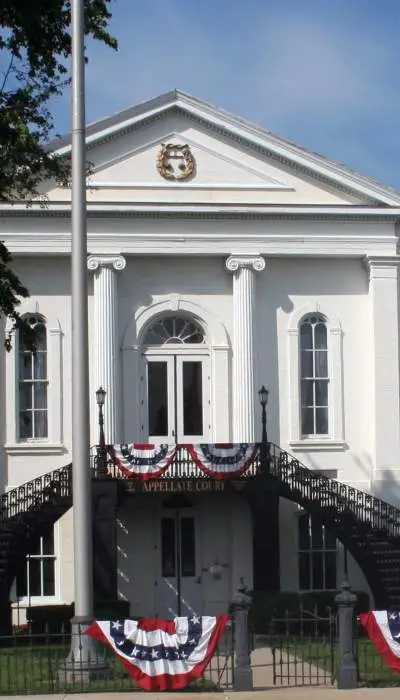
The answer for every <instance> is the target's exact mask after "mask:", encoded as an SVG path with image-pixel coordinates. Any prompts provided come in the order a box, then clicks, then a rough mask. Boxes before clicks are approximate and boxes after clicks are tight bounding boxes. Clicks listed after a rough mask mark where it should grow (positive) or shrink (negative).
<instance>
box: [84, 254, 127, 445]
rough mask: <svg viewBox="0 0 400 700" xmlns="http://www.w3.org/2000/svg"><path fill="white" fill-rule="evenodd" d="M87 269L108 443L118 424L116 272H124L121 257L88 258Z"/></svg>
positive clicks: (113, 440) (113, 439) (116, 435)
mask: <svg viewBox="0 0 400 700" xmlns="http://www.w3.org/2000/svg"><path fill="white" fill-rule="evenodd" d="M87 266H88V269H89V270H92V271H93V272H94V273H95V274H94V344H95V348H94V354H95V382H96V389H97V388H98V387H99V386H102V387H103V388H104V389H105V390H106V392H107V396H106V401H105V404H104V430H105V438H106V441H107V442H108V443H110V444H113V443H116V442H118V440H119V436H120V431H121V425H120V403H121V396H120V391H119V388H120V348H119V342H118V285H117V282H118V280H117V275H116V273H117V271H120V270H124V269H125V266H126V260H125V258H124V257H123V256H122V255H91V256H90V257H89V258H88V261H87Z"/></svg>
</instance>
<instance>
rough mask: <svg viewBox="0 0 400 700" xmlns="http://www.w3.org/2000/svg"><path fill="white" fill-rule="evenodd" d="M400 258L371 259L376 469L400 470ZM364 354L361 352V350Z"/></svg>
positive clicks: (369, 270)
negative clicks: (399, 275) (399, 280)
mask: <svg viewBox="0 0 400 700" xmlns="http://www.w3.org/2000/svg"><path fill="white" fill-rule="evenodd" d="M399 261H400V256H393V257H380V256H369V257H368V258H366V261H365V262H366V266H367V269H368V272H369V296H370V304H371V305H370V311H371V316H370V318H371V326H372V338H373V343H372V351H373V358H372V368H373V372H372V376H373V402H374V403H373V411H374V419H373V425H374V438H375V439H374V468H375V470H376V471H378V470H391V469H396V468H397V469H398V468H400V401H399V391H400V377H399V289H398V266H399ZM360 351H361V348H360Z"/></svg>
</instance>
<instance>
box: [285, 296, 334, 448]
mask: <svg viewBox="0 0 400 700" xmlns="http://www.w3.org/2000/svg"><path fill="white" fill-rule="evenodd" d="M312 313H319V314H322V315H323V316H324V317H325V318H326V323H327V329H328V367H329V394H328V395H329V409H328V410H329V413H328V430H329V432H328V435H327V436H326V437H322V436H316V437H315V439H314V438H312V437H309V436H307V437H306V438H302V435H301V418H300V414H301V407H300V344H299V333H300V322H301V320H302V318H304V317H305V316H307V315H308V314H312ZM287 333H288V353H289V358H288V361H289V392H288V393H289V396H288V403H289V416H290V419H289V439H288V445H289V446H290V449H292V450H293V451H296V450H302V451H304V452H310V451H313V450H327V451H336V450H344V449H346V448H347V445H346V443H345V429H344V396H343V361H342V328H341V324H340V321H339V319H338V317H336V316H334V315H333V314H332V310H331V309H328V308H327V307H326V305H325V304H324V303H323V302H315V301H310V303H308V304H304V305H303V306H301V307H300V308H298V309H296V310H295V311H294V312H293V314H292V316H291V317H290V321H289V325H288V329H287Z"/></svg>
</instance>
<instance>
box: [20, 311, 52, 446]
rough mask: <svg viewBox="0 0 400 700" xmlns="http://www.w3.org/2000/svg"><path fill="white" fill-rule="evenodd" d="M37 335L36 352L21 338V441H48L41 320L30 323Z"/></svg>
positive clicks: (43, 331) (31, 318) (45, 369)
mask: <svg viewBox="0 0 400 700" xmlns="http://www.w3.org/2000/svg"><path fill="white" fill-rule="evenodd" d="M27 321H28V323H29V325H30V326H31V328H33V329H34V330H35V332H36V340H35V342H36V348H35V351H34V352H32V350H30V349H29V348H28V347H27V346H26V344H25V343H24V338H23V335H22V333H20V334H19V343H18V347H19V357H18V360H19V362H18V364H19V438H20V440H29V439H32V438H33V439H41V438H47V437H48V407H47V386H48V379H47V334H46V325H45V321H44V319H43V318H42V317H41V316H30V317H29V318H28V319H27Z"/></svg>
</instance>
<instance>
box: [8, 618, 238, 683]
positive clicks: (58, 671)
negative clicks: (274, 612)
mask: <svg viewBox="0 0 400 700" xmlns="http://www.w3.org/2000/svg"><path fill="white" fill-rule="evenodd" d="M71 637H72V635H71V633H70V631H69V629H67V628H66V629H62V630H60V632H58V633H49V632H47V631H46V632H44V633H43V634H33V633H32V631H31V629H30V627H29V626H21V627H15V628H14V629H13V633H12V634H10V635H8V636H0V695H38V694H39V695H45V694H51V693H58V694H61V693H75V692H85V693H88V692H96V693H100V692H105V691H110V692H118V691H131V692H132V691H133V690H135V691H140V690H141V688H140V687H139V686H137V685H136V684H135V682H134V681H133V679H132V678H131V676H130V675H129V674H128V672H127V671H126V670H125V668H124V667H123V665H122V664H121V662H120V660H119V659H118V657H117V656H116V654H114V652H113V651H112V650H111V649H110V648H108V647H106V646H105V645H102V644H101V645H100V644H99V645H98V648H99V658H100V659H102V660H105V662H106V672H105V673H103V674H102V675H101V676H100V677H97V678H92V679H89V680H88V679H87V678H86V676H85V674H84V673H82V668H81V664H80V660H79V659H78V660H77V661H75V663H74V664H72V665H71V664H70V663H69V665H66V659H67V657H68V654H69V651H70V648H71V641H72V638H71ZM81 646H82V645H81V640H80V639H78V640H77V639H75V640H74V647H77V648H81ZM233 663H234V655H233V627H232V626H230V627H228V628H227V630H226V632H225V634H224V637H223V638H222V640H221V642H220V644H219V647H218V649H217V651H216V653H215V655H214V657H213V659H212V660H211V663H210V664H209V666H208V667H207V669H206V670H205V672H204V675H203V677H202V678H201V679H198V680H196V681H195V682H193V683H192V684H191V685H190V686H188V688H187V690H189V691H190V690H192V691H196V692H197V691H217V690H221V689H232V688H233Z"/></svg>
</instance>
